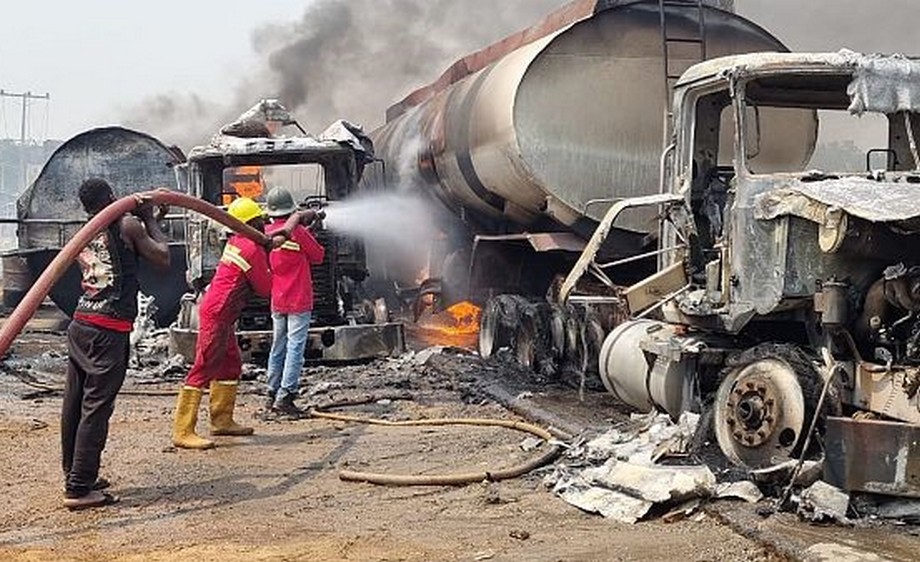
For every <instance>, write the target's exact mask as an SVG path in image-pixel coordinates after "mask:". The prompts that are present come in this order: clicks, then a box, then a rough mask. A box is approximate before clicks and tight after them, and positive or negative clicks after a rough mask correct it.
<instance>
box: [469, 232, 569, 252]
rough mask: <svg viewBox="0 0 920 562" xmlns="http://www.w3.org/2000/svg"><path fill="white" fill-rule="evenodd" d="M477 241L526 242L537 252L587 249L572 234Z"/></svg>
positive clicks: (527, 235)
mask: <svg viewBox="0 0 920 562" xmlns="http://www.w3.org/2000/svg"><path fill="white" fill-rule="evenodd" d="M476 241H477V242H479V241H483V242H518V241H526V242H528V243H529V244H530V246H531V247H532V248H533V249H534V250H535V251H537V252H553V251H557V250H559V251H563V252H576V253H580V252H581V251H582V250H584V249H585V241H584V240H583V239H582V238H581V237H580V236H577V235H575V234H573V233H571V232H538V233H535V234H504V235H496V236H477V237H476Z"/></svg>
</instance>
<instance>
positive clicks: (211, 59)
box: [0, 0, 920, 142]
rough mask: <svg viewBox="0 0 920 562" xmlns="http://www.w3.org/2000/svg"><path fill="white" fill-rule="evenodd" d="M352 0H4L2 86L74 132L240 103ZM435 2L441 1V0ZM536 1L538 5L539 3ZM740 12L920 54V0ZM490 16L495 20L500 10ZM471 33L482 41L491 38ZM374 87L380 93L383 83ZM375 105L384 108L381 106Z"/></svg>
mask: <svg viewBox="0 0 920 562" xmlns="http://www.w3.org/2000/svg"><path fill="white" fill-rule="evenodd" d="M349 1H350V0H262V1H261V2H255V1H252V0H249V1H243V0H193V1H189V0H157V1H156V2H133V1H124V0H121V1H117V0H78V1H74V0H31V1H29V2H4V5H3V7H2V8H0V89H4V90H7V91H14V92H22V91H29V90H30V91H32V92H36V93H44V92H48V93H50V94H51V101H50V103H48V104H45V102H36V103H35V104H34V105H33V110H32V117H31V119H30V121H29V124H30V129H31V132H32V135H31V136H32V137H35V138H43V137H49V138H59V139H66V138H69V137H70V136H73V135H74V134H76V133H79V132H81V131H83V130H86V129H88V128H91V127H94V126H101V125H108V124H115V123H124V122H126V121H130V118H131V115H132V114H134V113H136V111H137V110H138V108H141V107H149V105H146V106H145V103H148V104H149V102H150V100H151V99H155V98H156V97H157V96H162V95H164V94H165V95H172V94H179V95H181V96H192V97H193V98H194V99H200V100H206V101H207V102H214V103H222V104H232V103H234V100H235V98H236V97H238V93H239V83H240V81H241V80H244V79H247V76H240V75H241V74H244V75H247V74H248V75H249V76H248V79H249V81H250V82H252V81H256V84H255V89H258V86H259V84H258V80H260V79H261V74H259V73H258V72H257V71H256V70H257V69H259V68H261V67H264V66H265V60H264V59H265V58H266V54H265V52H264V49H262V52H261V53H259V52H257V50H258V46H259V44H263V45H264V44H265V43H266V42H267V43H271V40H272V37H271V36H272V34H273V33H275V32H278V33H281V32H282V31H283V30H284V28H283V27H281V26H284V25H294V24H295V22H298V21H301V20H303V19H304V16H305V14H306V15H310V12H309V9H310V8H311V6H314V5H316V4H319V3H321V2H322V3H325V4H333V3H334V2H349ZM380 1H381V2H382V1H383V0H380ZM424 1H425V2H428V1H430V2H432V4H430V5H432V6H433V5H435V4H433V2H435V0H424ZM503 1H506V2H507V1H508V0H503ZM516 1H517V2H518V3H521V2H523V1H524V0H516ZM527 1H529V2H531V4H530V6H531V7H533V6H535V5H536V2H537V0H527ZM540 1H541V2H542V4H539V10H540V13H542V10H543V6H544V5H549V4H553V2H552V1H551V0H540ZM420 3H423V2H420ZM557 3H558V4H562V3H564V2H563V1H562V0H559V1H558V2H557ZM451 4H454V5H455V6H457V8H456V9H457V10H463V9H464V8H466V7H467V6H469V7H470V9H472V7H473V6H474V5H475V4H470V3H468V2H466V1H464V2H460V3H459V4H455V3H453V2H452V3H451ZM478 5H479V6H488V5H489V3H488V2H485V3H483V2H480V3H479V4H478ZM495 9H496V10H500V9H502V8H495ZM736 9H737V11H738V12H739V13H740V14H742V15H745V16H746V17H749V18H750V19H753V20H754V21H756V22H758V23H760V24H761V25H762V26H763V27H765V28H767V29H768V30H770V31H771V32H773V33H774V34H775V35H777V36H778V37H780V39H782V40H783V41H785V42H786V43H787V45H789V46H790V47H791V48H792V49H794V50H837V49H839V48H841V47H847V48H851V49H854V50H863V51H887V52H890V51H901V52H908V53H912V54H918V55H920V31H918V30H920V26H918V25H917V22H918V21H920V1H917V0H875V1H870V0H736ZM534 10H535V8H532V9H531V11H534ZM432 12H434V13H429V14H427V17H428V18H436V17H437V16H438V13H439V12H438V11H436V10H434V11H432ZM511 13H512V14H513V12H511ZM505 15H506V16H507V14H505ZM484 18H485V19H486V20H489V19H493V18H491V17H490V16H489V15H487V16H484ZM444 20H445V21H440V22H437V24H436V25H437V26H439V27H437V28H433V29H438V30H439V33H443V32H444V29H445V28H447V27H449V26H450V25H451V23H452V22H453V21H456V23H457V24H458V25H460V24H463V25H468V22H469V21H470V20H469V19H463V18H459V17H456V14H454V15H452V16H451V17H447V16H445V18H444ZM533 21H534V18H533V17H532V14H530V13H527V14H524V15H523V17H522V18H521V21H520V23H518V21H517V20H509V19H507V17H506V18H505V19H504V20H502V26H504V27H509V26H510V27H509V29H507V30H505V29H504V27H500V28H498V29H500V30H501V31H502V34H504V33H506V32H509V31H512V30H513V29H516V28H522V27H526V26H527V25H530V24H531V23H532V22H533ZM300 25H303V24H302V23H301V24H300ZM419 25H421V26H423V31H424V26H426V25H434V24H432V23H430V22H429V20H426V19H424V18H423V17H422V16H419V17H418V19H417V20H416V21H409V22H407V26H414V27H416V28H417V27H418V26H419ZM257 30H258V32H257ZM416 32H417V30H416ZM392 35H393V45H394V47H395V48H399V47H400V41H401V38H400V37H399V36H398V34H396V33H393V34H392ZM470 35H472V36H474V39H475V40H477V41H479V40H480V39H481V37H480V36H475V35H474V34H472V33H471V34H470ZM463 36H464V30H462V29H458V30H456V35H455V36H454V37H453V38H451V37H448V39H450V40H451V41H450V42H448V43H447V44H446V45H444V48H443V49H442V52H440V53H439V55H440V56H441V59H438V60H436V61H434V62H432V63H431V65H432V66H427V67H425V68H423V69H422V70H423V71H424V72H423V73H424V74H426V75H427V74H430V76H428V80H430V79H434V78H435V77H436V75H437V74H438V73H439V72H440V69H443V68H444V67H445V66H446V65H447V64H449V62H451V61H452V60H454V59H455V58H457V57H459V56H461V55H463V54H465V53H466V52H467V51H468V50H470V49H471V47H470V45H468V44H465V43H464V42H463V41H462V40H456V38H457V37H460V38H462V37H463ZM406 44H407V43H403V46H405V45H406ZM477 45H478V43H477ZM453 50H457V51H458V52H456V53H454V52H453ZM435 68H437V69H438V70H436V71H435V70H433V69H435ZM422 83H424V81H421V80H420V81H417V82H414V83H413V84H407V85H405V86H402V85H400V84H398V83H393V81H391V82H390V83H389V84H387V88H389V90H392V91H388V93H387V94H386V95H385V96H384V97H388V98H389V99H385V100H380V101H379V102H377V103H378V104H379V106H380V108H379V112H380V113H381V115H382V111H383V109H385V107H386V106H387V105H389V103H390V102H392V101H395V99H397V98H398V97H401V94H404V93H406V92H407V91H408V90H410V89H412V87H415V86H418V85H421V84H422ZM252 86H253V85H252V84H250V85H249V87H250V89H252ZM369 86H370V89H371V91H372V90H373V86H372V85H369ZM268 93H270V92H268ZM253 101H255V100H253ZM373 110H374V113H375V114H376V113H377V112H378V110H377V108H376V107H374V108H373ZM180 115H181V114H180ZM371 125H373V124H371ZM18 135H19V104H18V101H14V100H9V99H7V100H2V101H0V138H7V137H18ZM164 140H166V141H167V142H169V141H170V139H164Z"/></svg>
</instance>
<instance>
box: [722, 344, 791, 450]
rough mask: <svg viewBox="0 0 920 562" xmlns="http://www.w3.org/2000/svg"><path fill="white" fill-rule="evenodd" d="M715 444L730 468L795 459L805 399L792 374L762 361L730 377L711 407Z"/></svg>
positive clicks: (787, 368) (781, 364)
mask: <svg viewBox="0 0 920 562" xmlns="http://www.w3.org/2000/svg"><path fill="white" fill-rule="evenodd" d="M713 408H714V412H713V414H714V418H713V423H714V425H715V433H716V439H717V440H718V442H719V447H720V448H721V449H722V452H723V453H724V454H725V456H726V457H727V458H728V459H729V460H730V461H732V462H733V463H734V464H737V465H741V466H747V467H749V468H764V467H768V466H773V465H776V464H779V463H781V462H784V461H787V460H789V459H790V458H792V456H793V452H794V451H795V448H796V444H797V443H798V442H799V440H800V439H801V437H802V433H803V431H804V426H805V399H804V397H803V394H802V387H801V385H800V384H799V381H798V377H797V376H796V373H795V371H794V370H793V369H792V367H790V366H789V365H788V364H787V363H786V362H784V361H781V360H779V359H773V358H770V359H761V360H758V361H754V362H752V363H749V364H747V365H742V366H739V367H738V368H736V369H734V370H733V371H731V372H730V373H729V374H728V376H726V377H725V379H724V380H723V381H722V383H721V384H720V385H719V390H718V391H717V393H716V401H715V403H714V405H713Z"/></svg>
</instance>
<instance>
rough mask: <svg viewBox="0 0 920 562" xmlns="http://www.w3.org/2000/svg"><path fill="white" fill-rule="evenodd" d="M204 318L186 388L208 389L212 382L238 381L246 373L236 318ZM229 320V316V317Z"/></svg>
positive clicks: (202, 316) (209, 316)
mask: <svg viewBox="0 0 920 562" xmlns="http://www.w3.org/2000/svg"><path fill="white" fill-rule="evenodd" d="M221 316H223V315H210V314H202V315H201V319H200V323H199V327H198V343H197V344H196V345H195V364H194V365H192V368H191V370H190V371H189V372H188V375H187V376H186V377H185V384H186V386H193V387H195V388H205V387H206V386H208V385H210V384H211V381H226V380H237V379H239V378H240V374H241V373H242V369H243V359H242V356H241V355H240V346H239V344H238V343H237V341H236V332H235V331H234V323H235V322H236V315H235V314H234V315H233V316H234V317H233V318H222V317H221ZM228 316H229V315H228Z"/></svg>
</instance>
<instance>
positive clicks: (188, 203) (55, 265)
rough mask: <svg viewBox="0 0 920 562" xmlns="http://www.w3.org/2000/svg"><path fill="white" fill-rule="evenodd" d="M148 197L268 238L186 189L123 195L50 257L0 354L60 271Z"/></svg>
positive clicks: (4, 334) (3, 333)
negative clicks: (188, 192) (49, 261)
mask: <svg viewBox="0 0 920 562" xmlns="http://www.w3.org/2000/svg"><path fill="white" fill-rule="evenodd" d="M146 201H150V202H151V203H152V204H155V205H170V206H174V207H183V208H185V209H189V210H192V211H195V212H196V213H200V214H202V215H205V216H206V217H208V218H211V219H214V220H215V221H217V222H219V223H221V224H222V225H224V226H226V227H228V228H230V229H232V230H234V231H236V232H239V233H240V234H242V235H243V236H246V237H247V238H250V239H252V240H254V241H255V242H258V243H259V244H265V243H266V242H267V241H268V238H267V237H266V236H265V235H264V234H263V233H261V232H259V231H258V230H256V229H255V228H253V227H251V226H249V225H247V224H245V223H242V222H240V221H239V220H237V219H235V218H234V217H232V216H230V215H229V214H227V213H225V212H224V211H222V210H220V209H219V208H217V207H215V206H214V205H212V204H210V203H208V202H207V201H202V200H201V199H196V198H195V197H190V196H188V195H186V194H184V193H178V192H175V191H167V190H160V189H158V190H154V191H145V192H143V193H136V194H134V195H129V196H127V197H122V198H121V199H119V200H118V201H115V202H114V203H112V204H111V205H109V206H108V207H106V208H105V209H103V210H102V211H100V212H99V214H97V215H96V216H94V217H93V218H92V219H90V221H89V222H87V223H86V224H85V225H84V226H83V228H81V229H80V230H79V231H78V232H77V234H76V236H74V237H73V238H72V239H71V240H70V242H68V243H67V244H66V245H65V246H64V247H63V248H62V249H61V251H60V252H58V255H57V256H56V257H55V258H54V260H52V261H51V264H49V265H48V267H47V268H46V269H45V271H43V272H42V274H41V275H40V276H39V278H38V280H37V281H36V282H35V284H34V285H32V288H31V289H29V292H28V293H26V295H25V297H23V299H22V302H20V303H19V305H18V306H17V307H16V309H15V310H13V313H12V314H10V317H9V318H8V319H7V320H6V322H4V324H3V327H2V328H0V357H2V356H3V355H4V354H6V352H7V350H9V348H10V345H11V344H12V343H13V339H14V338H15V337H16V336H17V335H19V332H20V331H21V330H22V327H23V326H25V324H26V322H28V320H29V318H31V317H32V315H33V314H35V310H36V309H37V308H38V306H39V305H40V304H41V302H42V301H43V300H45V297H46V296H47V295H48V291H50V290H51V287H52V286H53V285H54V284H55V282H57V280H58V279H59V278H60V277H61V275H63V274H64V272H65V271H67V267H68V266H69V265H70V263H71V262H72V261H73V260H74V259H76V257H77V256H78V255H79V254H80V252H81V251H82V250H83V248H85V247H86V245H87V244H89V243H90V241H92V239H93V238H94V237H95V236H96V235H97V234H99V233H100V232H102V230H103V229H105V228H106V227H108V226H109V224H111V223H112V222H114V221H115V220H117V219H118V218H119V217H121V216H122V215H124V214H125V213H129V212H131V211H133V210H134V209H136V208H137V207H138V206H139V205H141V204H142V203H144V202H146Z"/></svg>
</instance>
